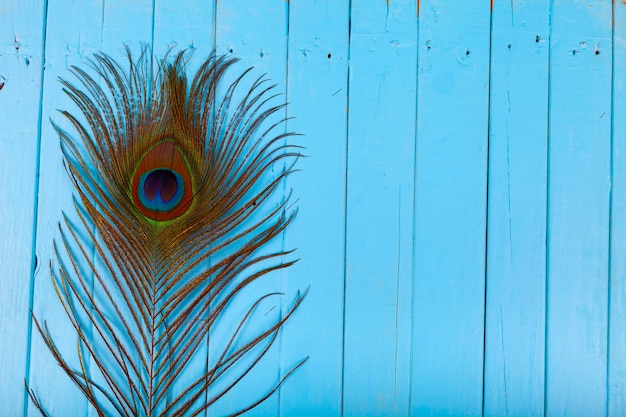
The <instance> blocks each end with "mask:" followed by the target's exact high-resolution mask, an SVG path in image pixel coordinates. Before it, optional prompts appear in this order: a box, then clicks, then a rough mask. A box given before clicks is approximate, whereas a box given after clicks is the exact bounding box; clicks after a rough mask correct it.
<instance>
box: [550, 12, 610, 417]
mask: <svg viewBox="0 0 626 417" xmlns="http://www.w3.org/2000/svg"><path fill="white" fill-rule="evenodd" d="M550 59H551V64H550V108H549V112H550V119H549V120H550V125H549V129H550V130H549V134H550V136H549V159H548V161H549V172H550V177H549V181H550V182H549V188H548V196H549V202H548V207H549V211H548V257H549V258H548V259H549V261H548V285H547V291H548V295H547V335H546V337H547V352H546V353H547V359H546V361H547V362H546V385H547V389H546V414H547V415H550V416H591V415H593V416H603V415H606V404H607V393H606V383H607V379H606V378H607V375H606V369H607V325H608V323H607V309H608V305H607V301H608V293H607V291H608V272H609V271H608V260H609V252H608V245H609V234H608V231H609V229H608V226H609V194H610V156H611V155H610V128H611V3H610V2H608V1H592V2H571V1H560V0H557V1H555V2H554V3H553V10H552V34H551V55H550Z"/></svg>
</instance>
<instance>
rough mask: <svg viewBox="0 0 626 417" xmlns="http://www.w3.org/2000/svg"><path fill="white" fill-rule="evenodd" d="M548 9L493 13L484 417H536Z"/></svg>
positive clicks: (504, 7) (505, 6)
mask: <svg viewBox="0 0 626 417" xmlns="http://www.w3.org/2000/svg"><path fill="white" fill-rule="evenodd" d="M549 17H550V8H549V4H547V3H546V2H543V1H525V2H513V3H512V2H510V1H497V2H494V5H493V24H492V31H491V39H492V44H491V75H490V86H491V89H490V106H489V108H490V114H489V120H490V123H489V184H488V206H489V207H488V236H487V313H486V322H485V325H486V329H485V331H486V335H485V382H484V414H485V415H487V416H503V415H520V414H523V415H528V416H542V415H543V411H544V410H543V408H544V407H543V404H544V365H545V364H544V357H545V355H544V347H545V337H544V333H545V308H544V306H545V297H546V293H545V283H546V209H547V203H546V189H547V176H548V172H547V146H548V145H547V144H548V65H549V62H548V61H549V40H550V37H549V34H550V26H549V25H550V21H549Z"/></svg>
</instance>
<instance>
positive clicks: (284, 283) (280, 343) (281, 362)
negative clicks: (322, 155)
mask: <svg viewBox="0 0 626 417" xmlns="http://www.w3.org/2000/svg"><path fill="white" fill-rule="evenodd" d="M284 4H285V26H286V27H285V29H286V31H285V32H286V33H285V78H284V81H285V102H286V103H287V106H285V108H284V109H283V111H284V120H285V121H284V124H283V133H285V134H286V133H287V130H288V129H287V123H288V116H289V109H288V106H289V102H288V100H289V11H290V8H289V2H288V1H286V2H285V3H284ZM284 141H285V142H286V141H287V139H286V138H285V139H284ZM283 166H284V167H286V164H283ZM287 195H288V193H287V181H286V180H284V181H283V200H284V199H285V198H286V197H287ZM296 202H297V199H296ZM287 209H288V207H287V208H285V209H283V212H285V211H286V210H287ZM296 210H297V208H296ZM286 235H287V232H286V231H283V232H282V234H281V249H282V251H283V252H285V247H286V245H287V242H286V239H285V238H286ZM285 274H286V273H285V272H283V273H281V277H282V278H281V283H280V285H281V287H282V288H281V289H282V292H283V294H287V288H288V284H287V280H286V278H285ZM285 298H286V296H283V302H282V307H281V308H280V310H279V319H280V320H282V318H283V309H284V308H285ZM278 337H279V341H278V380H279V381H280V380H281V379H282V376H281V375H282V371H283V369H284V368H285V366H284V360H285V358H284V347H285V337H284V331H283V330H281V331H280V334H279V335H278ZM281 393H282V385H281V386H279V387H278V392H277V393H276V397H277V398H276V401H277V403H278V416H279V417H280V416H282V415H283V410H282V408H283V407H282V400H281V397H282V395H281Z"/></svg>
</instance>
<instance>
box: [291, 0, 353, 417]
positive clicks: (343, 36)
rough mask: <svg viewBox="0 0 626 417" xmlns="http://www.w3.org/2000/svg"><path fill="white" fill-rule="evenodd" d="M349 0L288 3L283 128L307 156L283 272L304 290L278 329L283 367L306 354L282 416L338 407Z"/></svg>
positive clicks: (295, 182)
mask: <svg viewBox="0 0 626 417" xmlns="http://www.w3.org/2000/svg"><path fill="white" fill-rule="evenodd" d="M348 15H349V10H348V3H347V2H337V1H334V0H326V1H322V2H311V1H307V2H291V3H290V4H289V62H288V64H289V65H288V68H289V73H288V76H289V78H288V90H287V91H288V101H289V103H290V105H289V107H288V114H289V115H290V116H293V117H295V118H296V119H295V120H292V121H290V122H289V124H288V130H290V131H291V130H293V131H296V132H300V133H302V134H304V135H305V136H304V137H303V138H299V139H298V142H300V143H301V144H302V145H304V146H306V150H305V151H304V152H305V154H306V155H307V156H308V157H307V158H304V159H302V160H300V161H299V163H298V167H299V168H300V169H301V170H302V172H300V173H297V174H296V175H294V176H292V177H291V178H290V179H289V181H288V184H287V189H293V192H294V195H295V197H296V198H298V208H299V211H298V217H297V219H296V222H295V223H294V224H293V225H292V226H291V227H290V228H289V229H288V230H287V232H286V234H285V241H286V247H297V248H298V251H297V252H296V256H298V257H299V258H301V260H300V261H299V262H298V263H297V264H296V265H295V266H294V267H293V268H291V269H289V270H288V271H287V272H288V274H287V276H286V289H287V291H286V293H287V299H290V298H293V295H294V294H295V293H296V291H297V290H303V289H306V288H307V287H308V286H311V290H310V292H309V294H308V296H307V298H306V301H305V302H304V304H303V305H302V306H301V307H300V310H299V311H298V313H297V315H296V316H295V317H294V321H293V322H292V323H289V324H288V325H287V327H286V328H285V333H284V334H283V336H284V337H283V340H282V341H283V365H282V367H283V369H285V368H287V369H288V368H289V367H290V366H292V365H293V360H294V359H297V358H300V357H304V356H306V355H308V356H310V359H309V361H308V362H307V364H306V365H305V366H304V367H303V368H301V369H300V370H298V372H297V373H296V374H294V375H293V376H292V377H291V379H290V380H289V381H288V382H287V383H286V384H285V385H284V387H283V388H282V389H281V392H280V400H281V416H292V417H317V416H339V415H341V388H342V384H341V383H342V378H341V377H342V339H343V286H344V280H343V270H344V263H343V262H344V205H343V204H342V202H343V201H344V197H345V161H346V143H345V137H346V123H347V113H346V103H347V90H348V89H347V82H348V78H347V68H348Z"/></svg>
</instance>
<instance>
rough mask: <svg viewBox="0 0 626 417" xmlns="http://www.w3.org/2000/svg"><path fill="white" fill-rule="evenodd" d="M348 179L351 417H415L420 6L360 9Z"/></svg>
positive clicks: (358, 5)
mask: <svg viewBox="0 0 626 417" xmlns="http://www.w3.org/2000/svg"><path fill="white" fill-rule="evenodd" d="M350 16H351V24H350V28H351V31H350V68H349V71H350V73H349V74H350V84H349V89H350V90H349V97H348V121H349V122H348V148H347V149H348V154H347V166H346V169H347V173H346V186H347V189H346V260H345V262H346V264H345V268H346V278H345V279H346V294H345V303H346V305H345V329H344V332H345V333H344V404H343V412H344V415H347V416H351V415H366V414H367V415H372V416H402V415H407V412H408V400H409V391H408V387H409V378H410V374H409V372H408V371H409V369H410V356H409V341H410V327H409V326H410V322H409V321H408V318H409V314H408V313H409V312H410V294H411V284H412V268H411V261H412V238H413V236H412V230H413V197H414V194H413V189H414V182H413V178H414V166H415V86H416V72H415V66H416V52H417V45H416V38H417V19H416V10H415V3H414V2H412V1H397V2H390V3H388V4H384V3H383V2H380V3H378V4H377V6H376V7H373V6H372V3H371V2H368V1H353V2H352V9H351V15H350Z"/></svg>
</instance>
